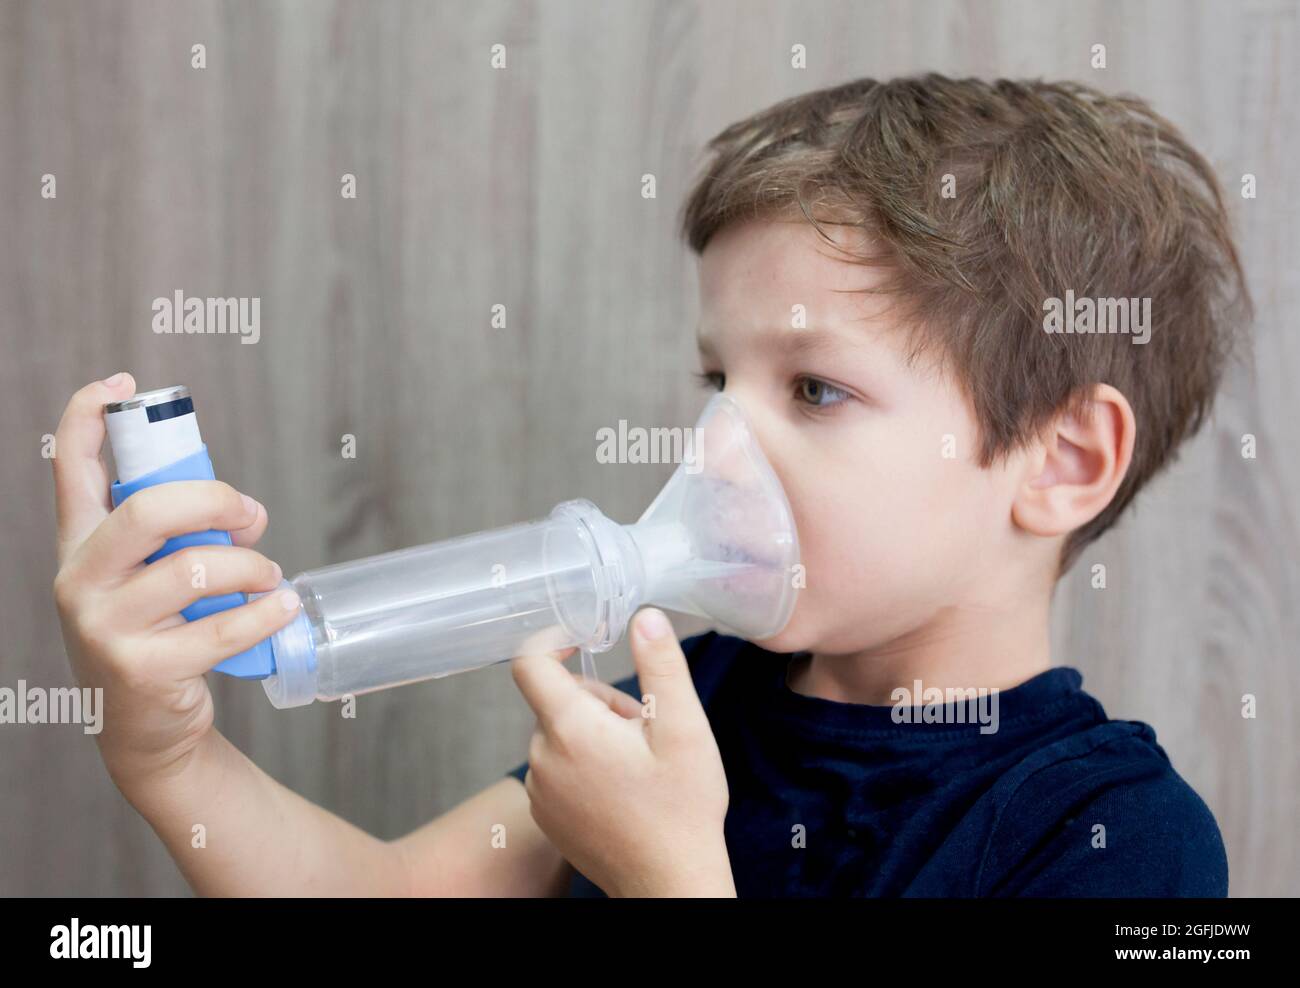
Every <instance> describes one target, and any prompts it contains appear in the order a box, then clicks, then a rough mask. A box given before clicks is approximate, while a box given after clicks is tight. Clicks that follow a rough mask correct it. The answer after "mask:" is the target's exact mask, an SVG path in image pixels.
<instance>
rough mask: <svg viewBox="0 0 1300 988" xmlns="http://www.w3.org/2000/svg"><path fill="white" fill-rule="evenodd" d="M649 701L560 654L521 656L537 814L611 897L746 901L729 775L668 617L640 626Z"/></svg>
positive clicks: (650, 617)
mask: <svg viewBox="0 0 1300 988" xmlns="http://www.w3.org/2000/svg"><path fill="white" fill-rule="evenodd" d="M631 638H632V654H633V656H634V658H635V660H636V668H637V674H638V677H639V679H640V684H641V690H642V693H643V694H644V695H645V701H646V702H645V706H644V707H643V706H641V705H638V704H637V703H636V701H634V700H633V699H632V698H631V697H630V696H628V695H627V694H626V693H623V692H622V691H621V690H618V689H615V688H614V687H612V686H609V685H607V684H604V683H599V684H581V683H580V682H579V681H578V680H577V679H576V678H575V677H574V676H573V675H572V674H571V673H569V672H568V671H567V670H566V669H565V668H564V667H563V666H562V665H560V663H559V662H558V661H557V656H556V655H555V654H554V653H550V654H545V655H532V656H526V657H523V658H519V659H516V660H514V662H513V664H512V672H513V673H514V678H515V682H516V684H517V685H518V686H519V689H520V692H522V693H523V695H524V699H526V700H527V701H528V704H529V706H531V707H532V708H533V711H534V712H535V713H536V714H537V722H538V726H537V730H536V731H535V732H534V734H533V738H532V741H531V743H530V744H529V747H528V759H529V768H528V775H527V776H526V777H525V783H524V784H525V787H526V788H527V790H528V796H529V799H530V800H531V802H532V815H533V819H534V820H536V821H537V825H538V826H539V827H540V828H541V829H542V831H543V832H544V833H545V834H546V836H547V837H548V838H550V840H551V842H552V843H553V844H554V845H555V846H556V847H557V848H558V849H559V851H560V853H561V854H563V855H564V857H565V858H566V859H567V860H568V861H569V863H570V864H571V865H573V866H574V867H575V868H577V869H578V870H579V871H581V872H582V873H583V874H584V875H585V876H587V878H589V879H590V880H591V881H592V882H593V883H595V884H596V885H597V886H599V887H600V888H601V889H603V890H604V891H605V892H606V893H607V894H609V895H611V896H614V895H622V896H648V895H666V896H690V895H703V896H734V895H735V894H736V889H735V885H734V883H733V881H732V877H731V864H730V861H729V859H728V857H727V847H726V842H725V840H724V838H723V821H724V819H725V817H726V815H727V800H728V793H727V777H726V773H725V772H724V771H723V767H722V758H721V755H720V754H719V753H718V745H717V742H716V741H715V740H714V737H713V732H712V730H711V729H710V727H709V721H708V717H707V716H706V715H705V713H704V708H703V707H702V706H701V705H700V700H699V697H698V696H697V695H696V692H695V686H694V684H693V683H692V682H691V674H690V670H689V668H688V667H687V664H686V657H685V656H684V655H683V654H682V650H681V646H680V645H679V644H678V642H677V637H676V635H675V634H674V633H673V630H672V626H671V625H670V624H669V623H668V618H667V617H666V616H664V614H663V612H662V611H658V610H655V609H647V610H644V611H641V612H640V613H639V614H637V615H636V618H635V619H634V621H633V628H632V636H631Z"/></svg>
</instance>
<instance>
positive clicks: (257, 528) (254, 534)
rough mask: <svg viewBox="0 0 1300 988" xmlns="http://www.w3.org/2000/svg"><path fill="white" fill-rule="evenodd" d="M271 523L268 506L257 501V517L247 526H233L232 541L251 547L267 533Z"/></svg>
mask: <svg viewBox="0 0 1300 988" xmlns="http://www.w3.org/2000/svg"><path fill="white" fill-rule="evenodd" d="M270 523H271V519H270V518H269V517H268V516H267V513H266V508H265V507H263V505H262V503H261V502H260V501H258V502H257V519H256V520H255V521H254V522H253V524H251V525H249V526H248V527H247V528H232V529H231V530H230V541H231V542H233V543H234V544H235V545H237V546H240V547H241V548H244V549H251V548H252V547H253V546H255V545H257V540H258V539H260V538H261V537H262V536H263V535H265V534H266V526H267V525H269V524H270Z"/></svg>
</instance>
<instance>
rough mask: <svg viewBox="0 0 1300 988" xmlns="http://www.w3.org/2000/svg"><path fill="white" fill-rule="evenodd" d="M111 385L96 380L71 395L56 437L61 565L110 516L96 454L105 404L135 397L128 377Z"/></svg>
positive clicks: (104, 480)
mask: <svg viewBox="0 0 1300 988" xmlns="http://www.w3.org/2000/svg"><path fill="white" fill-rule="evenodd" d="M109 380H113V381H114V383H113V384H112V385H110V384H108V383H106V382H105V381H95V382H94V383H92V384H88V385H86V386H85V387H84V388H82V389H81V390H80V391H78V392H77V393H76V394H74V395H73V396H72V399H71V400H70V401H69V402H68V405H67V407H66V408H65V409H64V410H63V418H62V419H60V420H59V425H58V428H57V429H56V430H55V433H54V457H53V459H52V460H51V461H50V462H51V465H52V466H53V468H54V501H55V507H56V514H57V518H58V525H59V561H60V562H62V561H63V559H65V558H66V557H67V555H68V554H69V553H70V552H71V551H72V549H74V548H75V547H76V546H77V545H79V544H80V543H81V541H82V540H83V539H85V537H86V536H87V535H89V534H90V533H91V532H92V531H94V530H95V528H96V526H98V525H99V523H100V522H101V521H103V520H104V518H105V517H106V516H107V515H108V513H109V511H110V510H111V507H112V506H111V504H110V503H109V499H108V472H107V471H106V470H105V469H104V461H103V460H102V459H101V458H100V455H99V451H100V449H101V448H102V447H103V445H104V431H105V430H104V405H105V404H106V403H108V402H110V401H122V400H123V399H126V398H129V397H131V395H133V394H135V380H134V379H133V378H132V377H131V375H130V374H125V373H123V374H117V375H114V377H113V378H110V379H109Z"/></svg>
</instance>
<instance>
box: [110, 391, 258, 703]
mask: <svg viewBox="0 0 1300 988" xmlns="http://www.w3.org/2000/svg"><path fill="white" fill-rule="evenodd" d="M104 421H105V424H106V425H107V428H108V440H109V445H110V446H111V447H112V449H113V459H114V461H115V462H116V464H117V481H116V482H115V483H114V484H113V486H112V487H111V488H110V495H111V497H112V500H113V507H115V508H116V507H117V506H118V505H119V504H121V503H122V502H123V501H125V500H126V499H127V498H128V497H130V496H131V495H132V494H134V493H136V492H137V491H141V490H144V489H145V488H146V487H153V486H154V485H156V484H166V483H169V482H171V481H174V480H215V479H216V474H215V473H214V472H213V469H212V461H211V460H210V459H209V458H208V448H207V447H206V446H205V445H204V444H203V438H202V437H201V436H200V435H199V422H198V418H197V417H196V416H195V414H194V399H193V398H192V397H191V396H190V389H189V388H187V387H184V386H177V387H171V388H159V389H158V390H156V391H145V392H143V393H141V394H137V395H135V396H134V397H131V398H127V399H126V400H125V401H115V402H111V403H109V404H107V405H105V406H104ZM231 544H232V543H231V540H230V533H229V532H218V531H213V530H209V531H206V532H191V533H189V534H186V535H177V536H174V537H172V538H170V539H168V540H167V541H166V542H165V543H163V547H162V548H161V549H159V550H158V551H157V552H155V553H154V554H153V555H151V556H150V557H149V558H148V559H146V560H145V562H146V563H152V562H153V561H154V560H156V559H161V558H162V557H163V556H167V555H170V554H171V553H173V552H175V551H176V550H178V549H184V548H187V547H188V546H192V545H231ZM247 602H248V595H247V594H243V593H229V594H220V595H218V596H214V597H204V598H202V599H201V600H196V601H195V602H194V603H193V604H191V605H190V606H189V607H187V608H185V609H184V610H183V611H181V616H182V617H184V618H185V620H187V621H197V620H198V619H199V618H203V617H207V616H208V615H209V614H216V613H218V612H219V611H225V610H229V609H230V608H232V607H238V606H239V605H240V604H244V603H247ZM214 668H215V669H216V671H217V672H223V673H225V674H226V675H228V676H237V677H238V678H240V679H265V678H266V677H268V676H271V675H273V674H274V673H275V656H274V653H273V651H272V646H271V640H270V639H267V640H265V641H261V642H258V643H257V644H256V645H255V646H253V647H252V648H250V649H248V651H246V652H241V653H239V654H238V655H232V656H231V657H230V658H228V659H225V660H223V661H222V662H221V663H220V664H219V665H217V666H214Z"/></svg>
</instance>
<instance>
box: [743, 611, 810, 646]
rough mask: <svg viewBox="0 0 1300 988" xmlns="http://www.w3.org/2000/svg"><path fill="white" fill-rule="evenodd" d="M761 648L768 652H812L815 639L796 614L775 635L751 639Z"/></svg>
mask: <svg viewBox="0 0 1300 988" xmlns="http://www.w3.org/2000/svg"><path fill="white" fill-rule="evenodd" d="M749 640H750V641H751V642H753V643H754V644H755V645H757V646H758V647H759V648H761V649H763V650H764V651H767V652H778V653H782V654H785V653H788V652H804V651H810V650H811V649H812V647H813V637H812V635H811V634H809V629H805V628H801V627H800V621H799V615H798V614H795V615H794V617H793V618H791V619H790V623H789V624H787V625H786V626H785V627H784V628H782V629H781V630H780V631H779V632H777V633H776V634H775V635H771V636H769V637H767V638H751V639H749Z"/></svg>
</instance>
